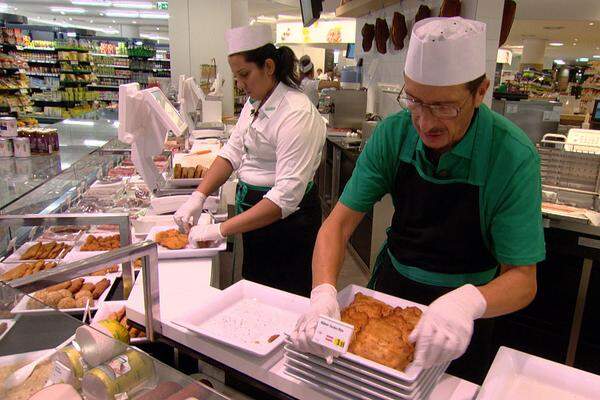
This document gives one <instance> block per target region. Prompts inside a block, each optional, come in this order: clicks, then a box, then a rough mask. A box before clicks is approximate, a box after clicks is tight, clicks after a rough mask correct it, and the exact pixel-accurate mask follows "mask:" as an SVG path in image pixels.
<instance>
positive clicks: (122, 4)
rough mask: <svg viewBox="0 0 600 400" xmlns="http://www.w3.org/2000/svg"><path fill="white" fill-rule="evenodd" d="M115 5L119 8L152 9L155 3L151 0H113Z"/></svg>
mask: <svg viewBox="0 0 600 400" xmlns="http://www.w3.org/2000/svg"><path fill="white" fill-rule="evenodd" d="M112 4H113V7H118V8H137V9H140V10H151V9H153V8H154V4H152V3H151V2H149V1H113V2H112Z"/></svg>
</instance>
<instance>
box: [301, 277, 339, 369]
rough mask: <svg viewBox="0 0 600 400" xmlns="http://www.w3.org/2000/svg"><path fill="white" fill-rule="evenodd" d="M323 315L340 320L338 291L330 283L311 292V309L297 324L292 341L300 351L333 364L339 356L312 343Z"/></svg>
mask: <svg viewBox="0 0 600 400" xmlns="http://www.w3.org/2000/svg"><path fill="white" fill-rule="evenodd" d="M321 315H325V316H327V317H331V318H334V319H338V320H339V319H340V306H339V305H338V302H337V290H335V288H334V287H333V286H332V285H330V284H328V283H324V284H322V285H319V286H317V287H316V288H314V289H313V290H312V291H311V292H310V309H309V310H308V312H307V313H305V314H304V315H302V316H301V317H300V318H299V319H298V322H296V328H295V329H294V331H293V332H292V335H291V339H292V342H293V343H294V346H295V347H297V348H298V349H299V350H300V351H304V352H308V353H312V354H315V355H317V356H319V357H323V358H325V360H326V361H327V363H328V364H331V363H332V362H333V357H337V356H338V354H337V353H335V352H334V351H332V350H330V349H327V348H325V347H323V346H321V345H318V344H316V343H313V341H312V338H313V336H314V335H315V330H316V329H317V322H318V321H319V317H320V316H321Z"/></svg>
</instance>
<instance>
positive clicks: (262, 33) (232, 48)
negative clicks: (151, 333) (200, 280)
mask: <svg viewBox="0 0 600 400" xmlns="http://www.w3.org/2000/svg"><path fill="white" fill-rule="evenodd" d="M225 40H227V50H228V51H227V55H232V54H236V53H241V52H242V51H248V50H254V49H258V48H259V47H262V46H264V45H265V44H267V43H272V40H273V39H272V34H271V28H270V27H269V26H268V25H261V24H258V25H250V26H240V27H239V28H232V29H229V30H227V32H225Z"/></svg>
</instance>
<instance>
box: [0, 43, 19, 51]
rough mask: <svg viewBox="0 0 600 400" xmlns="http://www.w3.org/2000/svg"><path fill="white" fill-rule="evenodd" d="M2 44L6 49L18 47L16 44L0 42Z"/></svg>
mask: <svg viewBox="0 0 600 400" xmlns="http://www.w3.org/2000/svg"><path fill="white" fill-rule="evenodd" d="M0 46H2V47H3V48H5V49H6V50H15V49H16V48H17V45H16V44H11V43H0Z"/></svg>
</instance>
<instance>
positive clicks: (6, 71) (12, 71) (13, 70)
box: [0, 67, 19, 75]
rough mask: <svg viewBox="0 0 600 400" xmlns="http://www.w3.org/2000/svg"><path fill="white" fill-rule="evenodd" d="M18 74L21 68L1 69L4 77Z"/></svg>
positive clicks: (0, 71)
mask: <svg viewBox="0 0 600 400" xmlns="http://www.w3.org/2000/svg"><path fill="white" fill-rule="evenodd" d="M17 72H19V68H18V67H15V68H0V73H1V74H2V75H11V74H16V73H17Z"/></svg>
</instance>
